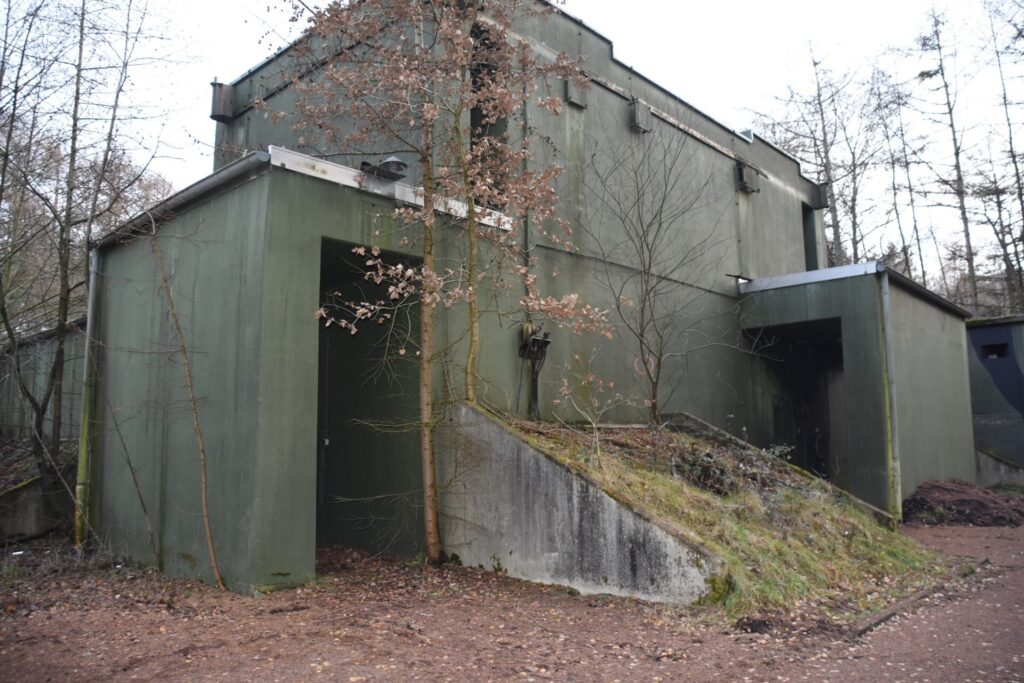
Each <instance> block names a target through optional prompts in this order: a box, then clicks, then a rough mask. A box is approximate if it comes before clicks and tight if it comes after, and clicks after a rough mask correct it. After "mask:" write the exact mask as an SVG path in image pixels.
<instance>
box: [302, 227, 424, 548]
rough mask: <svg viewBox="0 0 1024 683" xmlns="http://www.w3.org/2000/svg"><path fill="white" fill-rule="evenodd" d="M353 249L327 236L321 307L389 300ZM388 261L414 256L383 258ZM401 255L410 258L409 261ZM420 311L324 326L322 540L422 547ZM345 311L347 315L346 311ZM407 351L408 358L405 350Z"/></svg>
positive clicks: (319, 488)
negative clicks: (380, 320)
mask: <svg viewBox="0 0 1024 683" xmlns="http://www.w3.org/2000/svg"><path fill="white" fill-rule="evenodd" d="M354 246H355V245H352V244H348V243H344V242H338V241H335V240H328V239H324V240H323V243H322V245H321V262H320V292H321V305H323V306H325V307H327V308H328V310H330V309H331V307H332V306H335V305H338V304H339V303H342V302H344V303H348V304H355V305H358V304H360V303H361V302H375V301H378V300H381V299H387V285H386V284H385V285H375V284H374V283H373V282H372V281H368V280H367V279H366V278H365V277H364V273H365V271H366V267H365V261H366V258H367V257H365V256H358V255H357V254H355V253H354V252H353V248H354ZM381 257H382V258H383V259H384V260H385V261H386V262H388V263H399V262H403V263H404V264H406V265H409V266H415V265H417V264H416V262H415V261H410V260H409V259H408V258H405V257H402V256H400V255H396V254H388V253H384V254H381ZM403 259H404V260H403ZM417 315H418V307H416V306H411V307H408V308H406V309H403V310H402V311H400V312H398V313H396V314H394V315H392V316H391V317H389V318H388V319H387V320H386V321H385V322H383V323H376V322H367V321H363V322H362V323H360V324H358V325H357V329H358V331H357V332H356V333H355V334H352V331H351V330H350V329H347V328H344V327H341V326H338V325H334V324H332V325H329V326H325V325H324V324H323V322H321V325H320V330H319V386H318V390H319V391H318V418H317V433H318V446H317V534H316V536H317V546H318V547H324V546H346V547H353V548H359V549H361V550H366V551H369V552H372V553H379V554H386V555H391V556H397V557H412V556H414V555H416V554H417V553H418V552H420V550H421V549H422V547H423V542H422V526H423V525H422V522H421V518H422V494H421V491H420V486H421V485H420V470H419V439H418V432H417V424H416V419H417V415H418V402H417V396H418V394H417V373H418V367H419V364H418V360H417V353H416V344H415V341H416V340H415V334H416V332H417V330H418V322H417V317H416V316H417ZM341 317H343V316H341ZM403 351H404V354H403V353H402V352H403Z"/></svg>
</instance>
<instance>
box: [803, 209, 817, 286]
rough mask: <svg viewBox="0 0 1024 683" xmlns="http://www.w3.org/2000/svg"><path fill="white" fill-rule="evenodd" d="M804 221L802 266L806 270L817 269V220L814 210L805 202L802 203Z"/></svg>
mask: <svg viewBox="0 0 1024 683" xmlns="http://www.w3.org/2000/svg"><path fill="white" fill-rule="evenodd" d="M801 206H802V207H803V222H804V266H805V267H806V268H807V270H818V268H821V264H820V263H818V220H817V216H816V215H815V214H816V212H815V210H814V209H813V208H811V207H810V206H808V205H807V204H802V205H801Z"/></svg>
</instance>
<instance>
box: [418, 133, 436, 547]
mask: <svg viewBox="0 0 1024 683" xmlns="http://www.w3.org/2000/svg"><path fill="white" fill-rule="evenodd" d="M423 134H424V136H425V137H426V138H427V139H428V140H429V139H430V138H431V137H432V135H433V133H432V131H431V130H430V127H429V125H425V126H423ZM424 148H425V149H428V150H429V149H430V145H429V142H428V143H425V144H424ZM420 161H421V163H422V164H423V208H424V214H423V215H424V216H425V220H424V221H423V273H424V275H428V274H431V273H434V272H435V268H436V264H435V254H434V247H435V245H434V211H433V209H434V177H433V160H432V159H430V157H429V156H426V155H424V156H423V157H421V159H420ZM433 372H434V307H433V304H431V303H430V302H428V301H427V300H426V298H425V297H424V301H423V305H422V307H421V309H420V377H419V394H420V468H421V470H422V478H423V535H424V540H425V541H426V546H427V560H429V561H430V562H431V563H432V564H438V563H440V562H441V559H442V554H441V553H442V550H441V530H440V524H439V520H438V500H437V471H436V467H435V465H434V376H433Z"/></svg>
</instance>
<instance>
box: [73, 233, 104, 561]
mask: <svg viewBox="0 0 1024 683" xmlns="http://www.w3.org/2000/svg"><path fill="white" fill-rule="evenodd" d="M89 260H90V264H89V267H90V270H89V300H88V304H87V307H86V321H85V372H84V373H83V374H84V379H83V387H82V416H81V420H80V421H79V430H80V431H79V435H78V482H77V484H76V486H75V546H76V547H79V548H81V547H82V543H83V542H84V541H85V539H86V536H87V535H88V529H89V515H90V513H91V507H90V503H91V498H92V481H91V472H92V429H93V415H94V414H95V408H96V406H95V403H96V384H97V383H98V381H99V380H98V376H97V375H98V373H97V369H96V334H97V331H98V329H99V324H98V323H99V320H98V319H97V317H98V316H97V314H98V307H97V303H96V299H97V293H96V290H97V287H96V285H97V281H98V279H99V278H98V276H97V273H99V262H100V259H99V249H98V248H97V247H96V246H95V245H94V246H93V247H92V250H91V251H90V253H89Z"/></svg>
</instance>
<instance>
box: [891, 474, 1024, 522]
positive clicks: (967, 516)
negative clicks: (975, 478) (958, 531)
mask: <svg viewBox="0 0 1024 683" xmlns="http://www.w3.org/2000/svg"><path fill="white" fill-rule="evenodd" d="M903 521H905V522H908V523H915V522H916V523H919V524H970V525H973V526H1020V525H1021V524H1024V500H1021V499H1020V498H1015V497H1013V496H1005V495H1002V494H1000V493H996V492H994V491H990V490H989V489H986V488H982V487H980V486H975V485H974V484H968V483H967V482H965V481H959V480H956V479H953V480H950V481H926V482H925V483H923V484H921V486H920V487H918V489H917V491H915V492H914V495H912V496H911V497H910V498H907V499H906V500H905V501H903Z"/></svg>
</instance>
